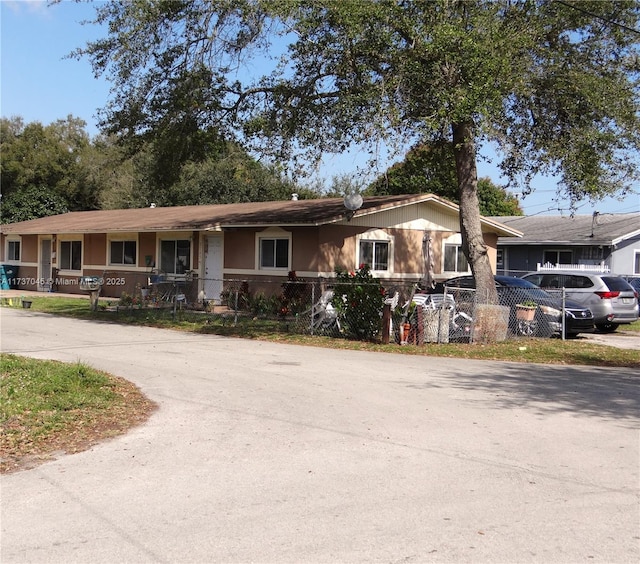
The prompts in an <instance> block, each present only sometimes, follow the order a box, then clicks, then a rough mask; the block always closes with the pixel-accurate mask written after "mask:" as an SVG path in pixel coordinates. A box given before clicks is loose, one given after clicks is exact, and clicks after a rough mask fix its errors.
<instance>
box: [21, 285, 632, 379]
mask: <svg viewBox="0 0 640 564" xmlns="http://www.w3.org/2000/svg"><path fill="white" fill-rule="evenodd" d="M32 302H33V305H32V310H34V311H40V312H45V313H51V314H56V315H64V316H69V317H75V318H78V319H93V320H96V321H103V322H105V321H106V322H112V323H122V324H129V325H141V326H153V327H160V328H168V329H176V330H182V331H191V332H196V333H202V334H216V335H223V336H229V337H241V338H248V339H257V340H266V341H271V342H282V343H289V344H300V345H308V346H319V347H326V348H340V349H351V350H369V351H380V352H388V353H393V354H411V355H423V356H444V357H455V358H469V359H480V360H505V361H513V362H530V363H542V364H576V365H593V366H607V367H631V368H636V367H640V351H637V350H624V349H618V348H615V347H610V346H604V345H600V344H597V343H594V342H592V341H587V340H586V339H569V340H566V341H562V340H560V339H509V340H507V341H503V342H499V343H492V344H461V343H455V344H454V343H451V344H437V343H428V344H425V345H422V346H419V347H416V346H403V347H400V346H398V345H395V344H390V345H381V344H375V343H366V342H358V341H349V340H346V339H336V338H331V337H321V336H312V335H303V334H298V333H293V332H289V329H290V322H287V321H286V320H285V321H284V322H283V321H276V320H269V319H256V318H250V317H240V318H238V323H237V324H234V318H233V316H229V317H227V318H225V317H223V316H220V315H216V316H207V315H203V314H201V313H192V312H178V313H177V315H176V318H175V319H173V316H172V315H171V313H170V312H166V311H165V312H158V311H155V310H152V309H139V310H137V309H132V310H124V311H120V312H118V313H115V312H111V311H104V310H100V311H96V312H93V311H91V310H90V308H89V300H88V298H85V299H82V298H58V297H34V298H33V299H32ZM116 303H117V302H116V300H114V301H113V304H114V305H115V304H116ZM623 330H624V331H634V332H638V333H640V321H637V322H635V323H633V324H631V325H625V326H623Z"/></svg>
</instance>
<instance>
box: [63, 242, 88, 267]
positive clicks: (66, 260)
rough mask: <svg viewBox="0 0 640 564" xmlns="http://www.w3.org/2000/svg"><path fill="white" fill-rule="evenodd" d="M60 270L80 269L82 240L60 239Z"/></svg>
mask: <svg viewBox="0 0 640 564" xmlns="http://www.w3.org/2000/svg"><path fill="white" fill-rule="evenodd" d="M59 265H60V269H61V270H82V241H60V260H59Z"/></svg>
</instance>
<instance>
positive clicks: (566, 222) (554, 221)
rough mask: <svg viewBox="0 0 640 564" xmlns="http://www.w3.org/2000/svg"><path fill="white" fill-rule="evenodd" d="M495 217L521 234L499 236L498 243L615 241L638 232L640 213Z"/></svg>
mask: <svg viewBox="0 0 640 564" xmlns="http://www.w3.org/2000/svg"><path fill="white" fill-rule="evenodd" d="M490 219H494V220H495V221H499V222H500V223H502V224H504V225H506V226H508V227H511V228H514V229H517V230H518V231H521V232H522V233H523V236H522V238H520V239H517V240H512V239H509V238H506V237H500V238H499V239H498V244H499V245H535V244H552V243H553V244H564V245H615V244H616V243H619V242H620V241H624V240H625V239H629V238H631V237H635V236H639V235H640V213H638V212H636V213H600V214H594V215H576V216H574V217H569V216H556V215H532V216H505V217H493V218H490Z"/></svg>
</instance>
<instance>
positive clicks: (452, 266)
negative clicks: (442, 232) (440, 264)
mask: <svg viewBox="0 0 640 564" xmlns="http://www.w3.org/2000/svg"><path fill="white" fill-rule="evenodd" d="M444 270H445V272H468V271H469V263H468V262H467V257H465V256H464V253H463V252H462V245H447V244H445V246H444Z"/></svg>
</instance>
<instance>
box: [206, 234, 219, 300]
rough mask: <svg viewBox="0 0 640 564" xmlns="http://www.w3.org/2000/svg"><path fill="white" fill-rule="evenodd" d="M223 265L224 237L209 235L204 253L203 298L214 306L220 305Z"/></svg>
mask: <svg viewBox="0 0 640 564" xmlns="http://www.w3.org/2000/svg"><path fill="white" fill-rule="evenodd" d="M223 264H224V236H223V235H222V234H220V235H209V236H207V240H206V247H205V253H204V282H203V285H202V289H203V291H204V298H205V299H206V300H209V301H212V302H213V303H214V304H219V303H220V294H221V293H222V268H223Z"/></svg>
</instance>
